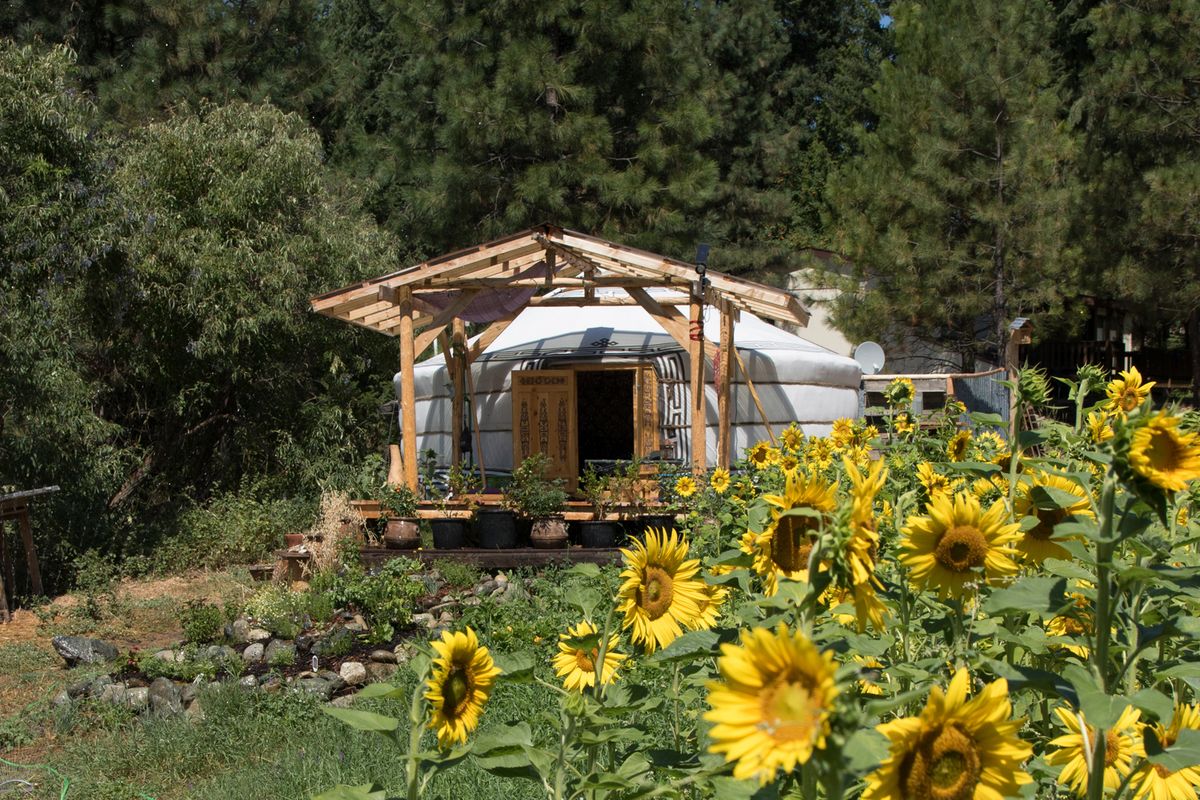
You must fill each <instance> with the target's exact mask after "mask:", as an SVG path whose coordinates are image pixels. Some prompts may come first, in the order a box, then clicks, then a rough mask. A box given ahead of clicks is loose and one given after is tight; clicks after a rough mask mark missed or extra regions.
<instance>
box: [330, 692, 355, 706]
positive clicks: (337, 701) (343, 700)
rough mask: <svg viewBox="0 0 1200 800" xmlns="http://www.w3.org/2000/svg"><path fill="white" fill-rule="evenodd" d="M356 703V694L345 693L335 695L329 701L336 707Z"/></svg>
mask: <svg viewBox="0 0 1200 800" xmlns="http://www.w3.org/2000/svg"><path fill="white" fill-rule="evenodd" d="M353 704H354V695H352V694H344V695H342V696H341V697H335V698H333V699H332V700H330V701H329V705H331V706H333V707H334V708H349V707H350V706H351V705H353Z"/></svg>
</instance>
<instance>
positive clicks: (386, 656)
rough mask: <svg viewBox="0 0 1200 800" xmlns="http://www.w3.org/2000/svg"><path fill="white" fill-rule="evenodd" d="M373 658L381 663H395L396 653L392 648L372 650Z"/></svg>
mask: <svg viewBox="0 0 1200 800" xmlns="http://www.w3.org/2000/svg"><path fill="white" fill-rule="evenodd" d="M371 660H372V661H378V662H379V663H381V664H395V663H396V654H395V653H393V652H392V651H391V650H372V651H371Z"/></svg>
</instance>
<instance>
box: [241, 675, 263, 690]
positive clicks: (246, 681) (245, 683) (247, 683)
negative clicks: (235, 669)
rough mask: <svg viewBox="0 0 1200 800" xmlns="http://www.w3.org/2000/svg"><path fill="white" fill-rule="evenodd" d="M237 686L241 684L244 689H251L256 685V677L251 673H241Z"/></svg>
mask: <svg viewBox="0 0 1200 800" xmlns="http://www.w3.org/2000/svg"><path fill="white" fill-rule="evenodd" d="M238 686H241V687H243V688H245V689H253V688H255V687H256V686H258V678H256V677H254V676H253V675H243V676H242V677H241V679H240V680H238Z"/></svg>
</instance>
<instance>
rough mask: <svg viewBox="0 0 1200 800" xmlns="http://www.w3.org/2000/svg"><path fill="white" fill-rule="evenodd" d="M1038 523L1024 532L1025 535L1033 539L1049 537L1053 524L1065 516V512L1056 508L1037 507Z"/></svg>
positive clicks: (1052, 533)
mask: <svg viewBox="0 0 1200 800" xmlns="http://www.w3.org/2000/svg"><path fill="white" fill-rule="evenodd" d="M1037 518H1038V524H1037V525H1034V526H1033V527H1032V528H1030V529H1029V530H1028V531H1026V532H1025V535H1026V536H1032V537H1033V538H1034V539H1043V540H1045V539H1049V538H1050V537H1051V536H1053V535H1054V526H1055V525H1057V524H1058V523H1060V522H1062V521H1063V520H1065V519H1066V518H1067V512H1066V511H1064V510H1063V509H1061V508H1058V509H1045V508H1039V509H1037Z"/></svg>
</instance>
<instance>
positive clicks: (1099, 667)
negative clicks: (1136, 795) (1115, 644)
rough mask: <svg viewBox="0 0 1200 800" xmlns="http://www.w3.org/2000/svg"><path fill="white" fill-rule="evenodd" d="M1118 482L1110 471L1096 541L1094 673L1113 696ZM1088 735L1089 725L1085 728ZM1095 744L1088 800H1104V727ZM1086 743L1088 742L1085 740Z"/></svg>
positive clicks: (1101, 500)
mask: <svg viewBox="0 0 1200 800" xmlns="http://www.w3.org/2000/svg"><path fill="white" fill-rule="evenodd" d="M1116 492H1117V481H1116V475H1115V473H1113V472H1112V470H1111V469H1110V470H1109V472H1108V473H1107V474H1106V475H1105V476H1104V486H1103V489H1102V490H1101V495H1100V520H1099V522H1100V528H1099V536H1098V537H1097V540H1096V625H1095V632H1094V633H1095V637H1096V646H1095V648H1093V650H1092V653H1093V657H1094V661H1093V663H1092V670H1093V672H1095V674H1096V679H1097V680H1098V681H1099V683H1100V689H1101V691H1103V692H1104V693H1105V694H1109V693H1110V692H1111V689H1112V685H1111V683H1112V682H1111V680H1110V676H1109V663H1108V661H1109V657H1108V646H1109V638H1110V637H1111V633H1112V632H1111V628H1112V622H1111V621H1110V620H1111V615H1112V610H1111V608H1110V605H1111V604H1112V586H1111V583H1112V576H1111V575H1110V566H1111V563H1110V562H1111V561H1112V554H1113V535H1112V532H1113V523H1114V513H1115V510H1114V509H1115V506H1116ZM1081 730H1082V731H1084V732H1086V730H1087V727H1086V725H1081ZM1094 736H1095V741H1094V742H1091V752H1092V759H1091V763H1090V764H1089V765H1088V766H1089V774H1088V800H1102V799H1103V797H1104V768H1105V755H1106V754H1107V750H1108V747H1107V742H1108V731H1106V730H1105V729H1104V728H1099V727H1097V728H1095V729H1094ZM1085 741H1086V740H1085Z"/></svg>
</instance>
